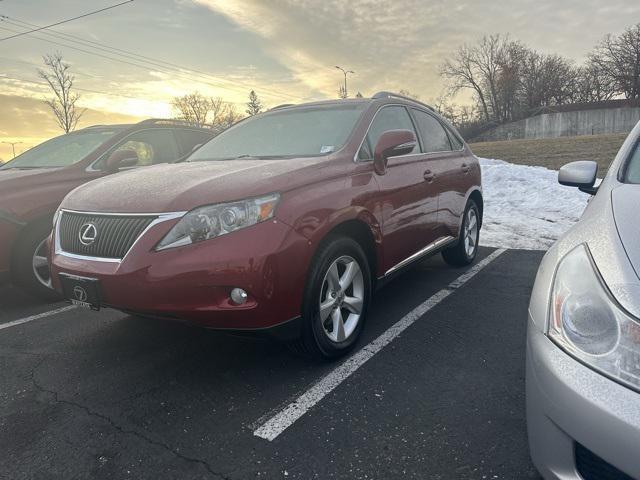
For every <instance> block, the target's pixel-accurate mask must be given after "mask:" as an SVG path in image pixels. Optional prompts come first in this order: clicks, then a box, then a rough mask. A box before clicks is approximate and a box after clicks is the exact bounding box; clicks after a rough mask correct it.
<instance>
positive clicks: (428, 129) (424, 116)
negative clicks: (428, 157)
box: [412, 109, 451, 153]
mask: <svg viewBox="0 0 640 480" xmlns="http://www.w3.org/2000/svg"><path fill="white" fill-rule="evenodd" d="M412 110H413V115H414V117H415V119H416V123H417V124H418V129H419V130H420V135H421V137H422V152H423V153H433V152H448V151H451V142H450V141H449V135H447V132H446V131H445V130H444V127H443V126H442V124H441V123H440V122H439V121H438V119H436V118H435V117H434V116H433V115H430V114H428V113H427V112H424V111H422V110H417V109H412Z"/></svg>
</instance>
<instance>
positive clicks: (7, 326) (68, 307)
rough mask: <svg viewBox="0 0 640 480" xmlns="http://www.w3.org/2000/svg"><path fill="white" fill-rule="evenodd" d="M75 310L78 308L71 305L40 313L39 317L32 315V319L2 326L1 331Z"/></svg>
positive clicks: (26, 318)
mask: <svg viewBox="0 0 640 480" xmlns="http://www.w3.org/2000/svg"><path fill="white" fill-rule="evenodd" d="M74 308H76V307H75V306H74V305H69V306H67V307H61V308H56V309H55V310H49V311H48V312H44V313H38V314H37V315H31V316H30V317H25V318H21V319H19V320H13V321H12V322H7V323H3V324H1V325H0V330H4V329H5V328H9V327H15V326H16V325H22V324H23V323H28V322H33V321H34V320H40V319H41V318H46V317H50V316H52V315H57V314H58V313H63V312H68V311H69V310H73V309H74Z"/></svg>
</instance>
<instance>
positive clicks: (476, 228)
mask: <svg viewBox="0 0 640 480" xmlns="http://www.w3.org/2000/svg"><path fill="white" fill-rule="evenodd" d="M479 238H480V211H479V209H478V206H477V205H476V202H474V201H473V200H471V199H470V200H469V201H468V202H467V208H465V211H464V217H463V219H462V226H461V227H460V235H459V236H458V241H457V243H456V244H455V245H453V246H451V247H449V248H447V249H445V250H443V251H442V257H443V258H444V260H445V262H447V263H448V264H449V265H453V266H456V267H463V266H465V265H469V264H471V263H473V261H474V260H475V258H476V255H477V254H478V240H479Z"/></svg>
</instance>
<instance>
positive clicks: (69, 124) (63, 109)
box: [38, 52, 86, 133]
mask: <svg viewBox="0 0 640 480" xmlns="http://www.w3.org/2000/svg"><path fill="white" fill-rule="evenodd" d="M42 60H43V62H44V64H45V66H46V67H47V69H46V70H45V69H41V68H39V69H38V75H39V76H40V78H42V79H43V80H44V81H45V82H47V84H48V85H49V87H50V88H51V90H52V91H53V95H54V96H53V97H52V98H50V99H48V100H44V103H46V104H47V105H48V106H49V108H51V110H52V111H53V114H54V115H55V116H56V121H57V123H58V125H59V126H60V128H62V130H64V132H65V133H69V132H71V131H73V130H75V128H76V126H77V125H78V121H79V120H80V118H81V117H82V115H83V114H84V112H85V111H86V109H79V108H76V102H77V101H78V99H79V98H80V95H79V94H78V93H76V92H74V91H73V90H72V89H73V83H74V81H75V75H73V74H72V73H71V71H70V68H71V65H69V64H68V63H65V62H64V61H63V59H62V54H61V53H60V52H56V53H54V54H48V55H45V56H44V57H42Z"/></svg>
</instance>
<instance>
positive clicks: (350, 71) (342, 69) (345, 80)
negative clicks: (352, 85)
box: [336, 65, 356, 97]
mask: <svg viewBox="0 0 640 480" xmlns="http://www.w3.org/2000/svg"><path fill="white" fill-rule="evenodd" d="M336 68H337V69H338V70H340V71H341V72H342V73H343V74H344V96H345V97H347V96H348V94H347V74H349V73H356V72H354V71H353V70H345V69H344V68H342V67H339V66H338V65H336Z"/></svg>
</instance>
